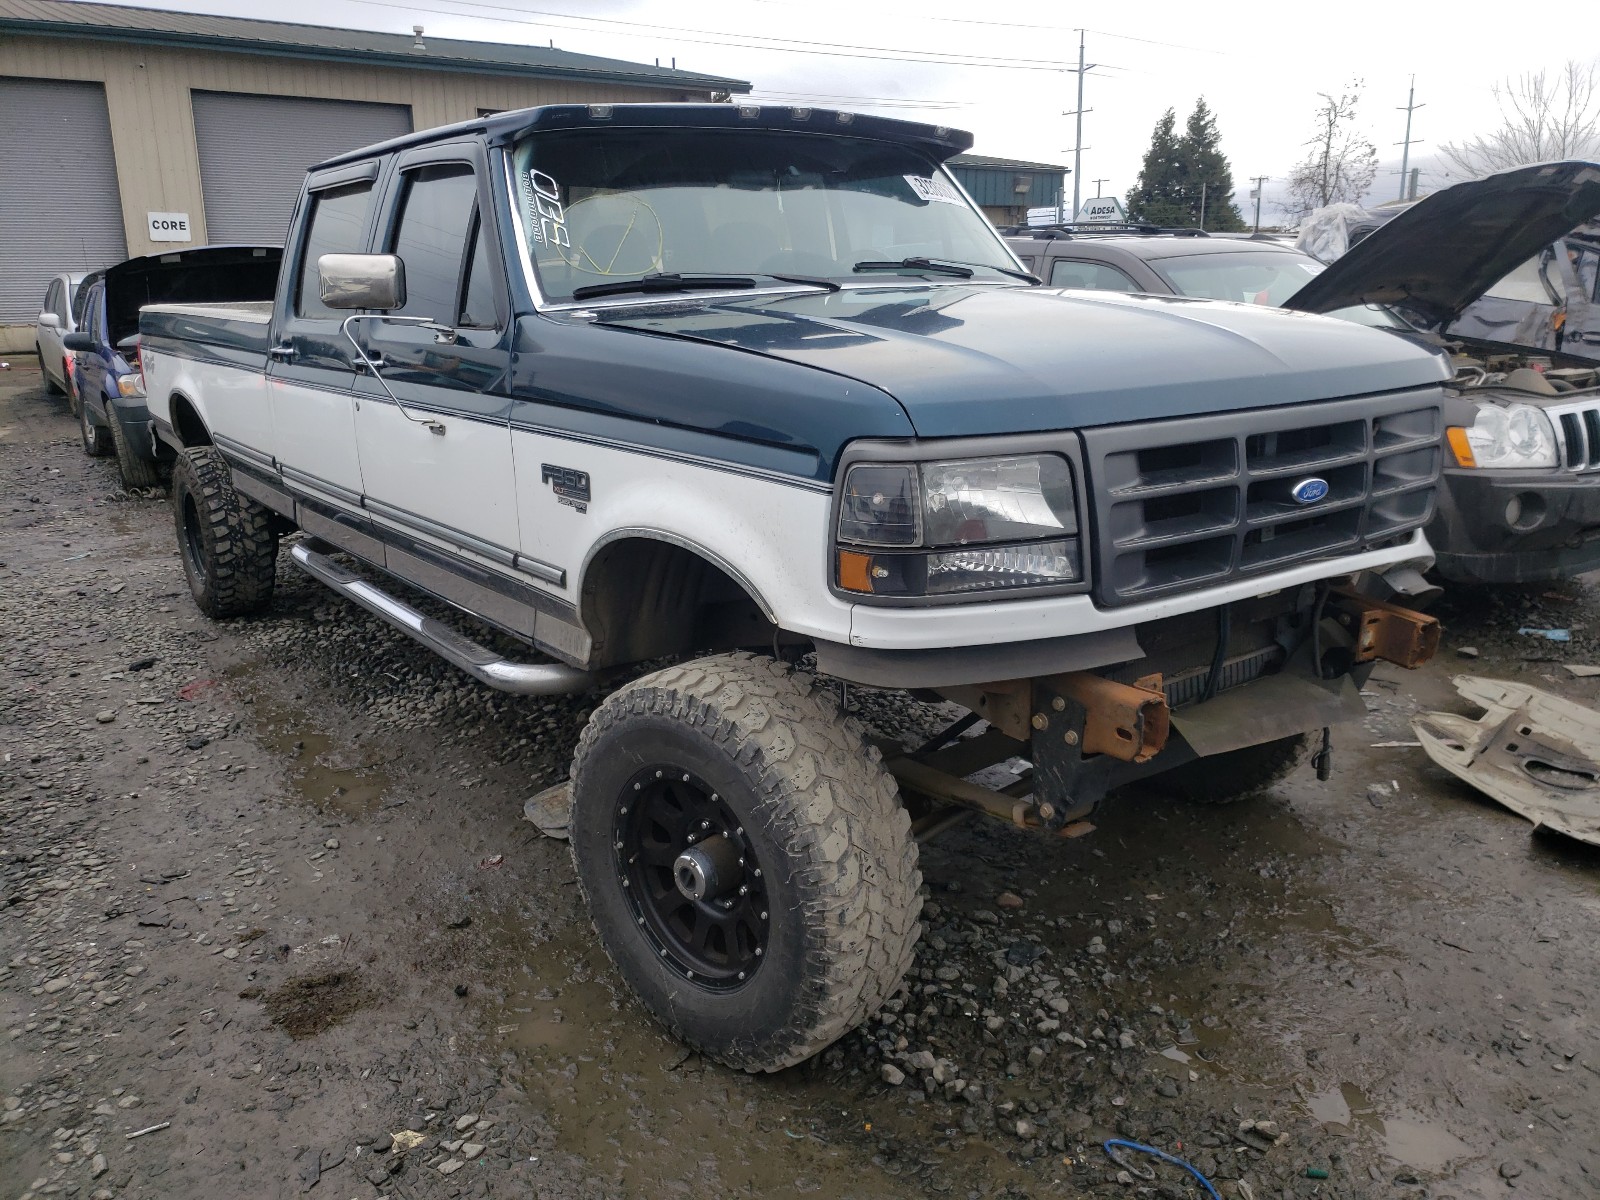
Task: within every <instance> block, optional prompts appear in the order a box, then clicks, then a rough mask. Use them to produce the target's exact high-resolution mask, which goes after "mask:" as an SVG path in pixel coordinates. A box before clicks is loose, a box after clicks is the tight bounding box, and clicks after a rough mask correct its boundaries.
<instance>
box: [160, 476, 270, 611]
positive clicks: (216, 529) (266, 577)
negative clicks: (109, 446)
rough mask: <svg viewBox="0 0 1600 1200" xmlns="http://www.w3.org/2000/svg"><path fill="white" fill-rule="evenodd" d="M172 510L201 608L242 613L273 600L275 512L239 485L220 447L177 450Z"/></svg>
mask: <svg viewBox="0 0 1600 1200" xmlns="http://www.w3.org/2000/svg"><path fill="white" fill-rule="evenodd" d="M152 465H153V464H152ZM172 511H173V516H174V520H175V523H176V525H177V531H178V553H179V556H180V557H181V558H182V559H183V573H184V575H185V576H187V578H188V580H189V590H190V591H191V592H193V593H194V602H195V603H196V604H197V605H199V606H200V611H201V612H203V613H205V614H206V616H208V617H239V616H244V615H245V614H246V613H253V612H258V611H260V610H261V609H263V608H265V607H266V606H267V605H269V604H271V603H272V585H273V582H274V579H275V578H276V575H277V564H278V534H277V532H276V530H275V529H274V527H273V521H272V514H271V513H270V512H268V511H267V509H265V508H263V507H262V506H261V505H260V504H257V503H256V502H255V501H254V500H252V499H250V498H249V497H248V496H243V495H240V494H239V493H238V492H236V491H235V490H234V487H233V475H232V473H231V472H230V471H229V469H228V463H227V460H226V459H224V458H223V457H222V455H221V454H220V453H219V452H218V451H217V449H216V448H215V447H213V446H191V447H190V448H189V449H187V450H185V451H183V453H181V454H179V455H178V461H177V465H176V466H175V467H174V468H173V471H172Z"/></svg>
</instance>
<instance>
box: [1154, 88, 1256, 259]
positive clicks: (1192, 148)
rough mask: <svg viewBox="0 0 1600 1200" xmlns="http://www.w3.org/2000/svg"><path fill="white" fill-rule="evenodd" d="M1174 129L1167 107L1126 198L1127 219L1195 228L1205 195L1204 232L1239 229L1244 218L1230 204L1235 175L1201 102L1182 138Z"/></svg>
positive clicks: (1214, 122)
mask: <svg viewBox="0 0 1600 1200" xmlns="http://www.w3.org/2000/svg"><path fill="white" fill-rule="evenodd" d="M1177 124H1178V117H1177V113H1176V112H1175V111H1174V110H1173V109H1170V108H1169V109H1167V111H1166V112H1165V113H1164V114H1163V115H1162V117H1161V119H1160V120H1159V121H1157V122H1156V127H1155V131H1154V132H1153V133H1152V134H1151V136H1150V148H1149V149H1148V150H1146V151H1145V155H1144V165H1143V167H1142V168H1141V169H1140V172H1139V179H1138V181H1137V182H1136V183H1135V184H1134V186H1133V190H1132V191H1130V192H1129V193H1128V219H1129V220H1131V221H1145V222H1148V223H1150V224H1152V225H1169V226H1181V227H1188V228H1196V227H1198V226H1199V225H1200V223H1201V222H1200V206H1201V202H1202V194H1203V198H1204V203H1205V228H1206V229H1208V230H1216V231H1219V232H1233V231H1236V230H1241V229H1243V228H1244V227H1245V224H1244V218H1243V217H1241V216H1240V215H1239V210H1238V208H1236V207H1235V206H1234V203H1233V171H1232V169H1231V168H1230V167H1229V165H1228V160H1227V158H1226V157H1224V155H1223V153H1222V151H1221V150H1220V149H1219V145H1220V143H1221V140H1222V135H1221V133H1220V132H1219V131H1218V130H1217V119H1216V117H1215V116H1214V115H1213V114H1212V112H1211V109H1210V108H1209V107H1208V106H1207V105H1206V102H1205V100H1204V99H1201V100H1198V101H1196V102H1195V106H1194V111H1193V112H1192V113H1190V114H1189V120H1188V122H1187V124H1186V125H1185V126H1184V132H1183V133H1182V134H1181V135H1179V134H1178V132H1177ZM1202 185H1203V187H1202Z"/></svg>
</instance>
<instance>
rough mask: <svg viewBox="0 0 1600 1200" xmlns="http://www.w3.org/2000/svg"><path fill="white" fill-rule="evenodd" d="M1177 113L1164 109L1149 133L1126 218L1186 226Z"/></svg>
mask: <svg viewBox="0 0 1600 1200" xmlns="http://www.w3.org/2000/svg"><path fill="white" fill-rule="evenodd" d="M1177 124H1178V114H1177V113H1176V112H1175V111H1173V110H1172V109H1170V108H1169V109H1167V111H1166V112H1165V113H1163V114H1162V116H1161V119H1160V120H1159V121H1157V122H1156V127H1155V131H1154V132H1153V133H1152V134H1151V135H1150V148H1149V149H1148V150H1146V151H1145V152H1144V165H1143V166H1142V167H1141V168H1140V169H1139V178H1138V180H1137V181H1136V182H1135V183H1134V185H1133V190H1132V191H1130V192H1129V193H1128V219H1129V220H1130V221H1147V222H1149V223H1150V224H1152V225H1187V224H1190V222H1189V221H1188V220H1187V219H1186V218H1187V215H1188V210H1187V209H1186V208H1185V207H1184V205H1183V175H1184V161H1183V158H1184V156H1183V152H1182V147H1181V146H1180V144H1179V138H1178V134H1177Z"/></svg>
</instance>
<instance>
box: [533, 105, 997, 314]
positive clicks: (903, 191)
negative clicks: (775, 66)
mask: <svg viewBox="0 0 1600 1200" xmlns="http://www.w3.org/2000/svg"><path fill="white" fill-rule="evenodd" d="M512 164H513V168H514V170H515V173H516V184H517V197H516V200H517V203H518V204H519V205H520V207H521V211H522V220H523V227H524V230H525V232H526V235H527V238H528V252H529V255H530V256H531V257H532V259H533V262H534V266H535V269H536V270H537V271H538V275H539V283H540V286H541V287H542V289H543V291H544V294H545V295H546V296H548V297H549V298H551V299H552V300H556V301H566V300H570V299H572V294H573V290H574V289H575V288H581V287H583V286H585V285H587V284H595V283H604V282H607V281H615V280H628V279H638V278H641V277H642V276H645V275H652V274H660V273H667V274H678V275H700V274H711V275H729V274H734V275H768V274H774V273H776V274H791V275H812V276H819V277H825V278H836V279H861V278H879V279H881V278H882V277H883V274H884V268H885V264H887V265H888V267H889V268H890V273H891V274H894V273H904V274H908V275H918V276H926V277H928V278H942V279H947V280H948V279H954V278H959V276H958V275H956V274H953V273H949V272H946V273H937V274H936V273H934V272H932V271H930V270H927V269H925V268H922V269H919V268H917V267H914V266H905V267H900V266H899V265H898V264H900V262H901V261H902V260H904V259H912V258H922V259H927V260H931V261H932V262H934V263H939V262H944V263H959V264H965V265H966V266H969V267H971V268H973V274H974V277H975V278H980V279H989V278H993V279H996V280H998V279H1002V278H1005V272H1006V271H1011V272H1015V271H1016V269H1017V268H1016V264H1015V262H1014V261H1013V260H1012V259H1011V257H1010V255H1008V254H1007V253H1006V250H1005V248H1004V246H1003V245H1002V244H1001V243H1000V240H999V237H998V236H997V235H996V233H995V232H994V229H993V227H992V226H991V225H990V224H989V222H988V221H987V220H985V219H984V217H983V216H982V215H981V214H979V213H978V212H976V211H975V210H974V209H973V208H972V207H971V206H970V205H969V204H968V203H967V202H966V200H965V199H963V198H962V196H961V194H960V193H959V191H958V190H957V189H956V187H955V185H954V184H953V183H952V182H951V181H950V179H949V177H948V176H947V175H945V173H944V171H943V168H941V167H940V166H939V165H938V164H937V163H936V162H934V160H933V159H931V158H930V157H928V156H927V155H925V154H923V153H921V152H919V151H917V150H914V149H911V148H909V147H906V146H900V145H896V144H894V143H891V142H881V141H871V140H867V139H863V138H852V137H841V136H837V135H832V134H804V133H786V132H776V131H772V130H748V131H747V130H713V129H621V128H619V129H600V130H573V131H570V132H568V131H559V132H552V133H535V134H530V135H528V136H527V137H524V138H523V139H522V140H521V141H519V142H518V143H517V144H516V146H515V147H514V148H513V151H512ZM869 263H870V264H871V266H870V267H867V270H869V271H872V272H873V274H872V275H864V274H863V272H861V271H858V270H857V267H858V266H866V264H869ZM962 274H965V272H962Z"/></svg>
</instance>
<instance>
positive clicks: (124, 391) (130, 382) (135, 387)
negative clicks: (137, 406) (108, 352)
mask: <svg viewBox="0 0 1600 1200" xmlns="http://www.w3.org/2000/svg"><path fill="white" fill-rule="evenodd" d="M117 395H119V396H142V395H144V392H143V391H142V390H141V389H140V387H139V377H138V376H137V375H123V376H120V377H119V378H118V379H117Z"/></svg>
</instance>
